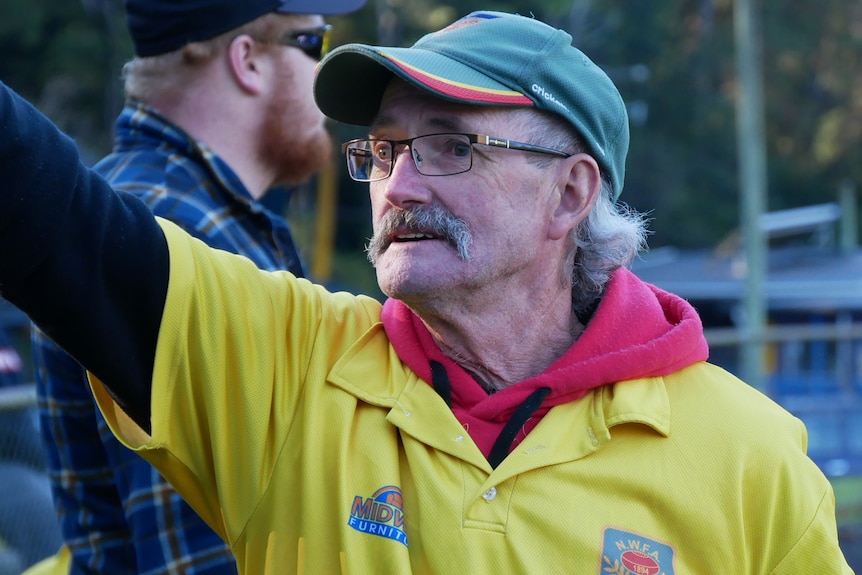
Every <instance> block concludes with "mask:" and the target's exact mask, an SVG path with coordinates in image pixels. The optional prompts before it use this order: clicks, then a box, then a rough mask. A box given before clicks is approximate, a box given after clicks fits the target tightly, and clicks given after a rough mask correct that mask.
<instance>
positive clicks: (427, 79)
mask: <svg viewBox="0 0 862 575" xmlns="http://www.w3.org/2000/svg"><path fill="white" fill-rule="evenodd" d="M382 55H383V56H385V57H386V58H387V59H388V60H389V61H391V62H392V63H393V64H395V65H396V66H398V68H399V69H401V70H402V71H403V72H404V73H405V74H406V75H408V76H410V77H411V78H413V79H414V80H415V81H416V82H418V83H419V84H421V85H423V86H425V87H427V88H430V89H431V90H434V91H435V92H439V93H441V94H444V95H446V96H450V97H452V98H455V99H456V100H464V101H467V102H481V103H484V104H506V105H511V106H533V105H534V102H533V101H532V100H531V99H530V98H528V97H527V96H525V95H523V94H522V93H520V92H516V91H514V90H498V89H495V88H483V87H482V86H474V85H471V84H465V83H463V82H455V81H454V80H449V79H447V78H443V77H441V76H436V75H434V74H429V73H427V72H424V71H422V70H420V69H419V68H416V67H415V66H411V65H410V64H407V63H406V62H403V61H401V60H398V59H397V58H393V57H392V56H389V55H386V54H382Z"/></svg>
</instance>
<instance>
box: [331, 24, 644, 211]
mask: <svg viewBox="0 0 862 575" xmlns="http://www.w3.org/2000/svg"><path fill="white" fill-rule="evenodd" d="M393 77H398V78H401V79H402V80H404V81H406V82H408V83H409V84H412V85H413V86H416V87H418V88H420V89H422V90H425V91H427V92H429V93H431V94H433V95H435V96H438V97H440V98H442V99H445V100H450V101H454V102H461V103H464V104H475V105H481V106H517V107H531V106H535V107H536V108H539V109H542V110H547V111H549V112H553V113H555V114H557V115H559V116H561V117H563V118H564V119H566V120H567V121H568V122H569V123H570V124H571V125H572V126H574V127H575V129H576V130H577V131H578V133H579V134H581V136H582V137H583V138H584V141H585V143H586V144H587V146H588V147H589V150H590V153H591V155H592V156H593V157H594V158H595V159H596V162H598V164H599V166H600V167H601V170H602V172H603V173H604V175H605V177H606V178H607V179H608V180H609V181H610V183H611V186H612V188H613V192H614V200H616V199H617V198H618V197H619V195H620V192H621V191H622V188H623V180H624V178H625V161H626V154H627V153H628V145H629V124H628V114H627V112H626V107H625V103H624V102H623V99H622V97H621V96H620V93H619V91H618V90H617V88H616V86H614V83H613V82H612V81H611V79H610V78H608V76H607V74H605V73H604V72H603V71H602V70H601V69H600V68H599V67H598V66H596V65H595V64H594V63H593V62H592V61H591V60H590V59H589V58H587V56H585V55H584V54H583V52H581V51H580V50H578V49H577V48H575V47H574V46H572V37H571V35H569V34H568V33H567V32H565V31H563V30H558V29H556V28H553V27H551V26H548V25H547V24H544V23H543V22H540V21H538V20H535V19H533V18H528V17H526V16H520V15H516V14H506V13H502V12H491V11H481V12H473V13H472V14H469V15H468V16H465V17H463V18H461V19H460V20H457V21H456V22H454V23H452V24H450V25H449V26H447V27H446V28H443V29H442V30H439V31H437V32H433V33H430V34H427V35H425V36H424V37H422V38H421V39H419V40H418V41H417V42H416V43H415V44H413V46H411V47H409V48H398V47H381V46H370V45H366V44H345V45H343V46H339V47H338V48H336V49H335V50H333V51H332V52H330V53H329V55H327V56H326V57H325V58H324V59H323V61H322V62H321V63H320V66H319V67H318V69H317V75H316V78H315V82H314V97H315V99H316V101H317V105H318V106H319V107H320V109H321V110H322V111H323V113H324V114H326V115H327V116H329V117H330V118H332V119H334V120H338V121H340V122H345V123H348V124H355V125H359V126H368V125H370V124H371V123H372V121H373V120H374V117H375V115H376V114H377V111H378V108H379V106H380V100H381V98H382V97H383V92H384V90H385V89H386V86H387V84H388V83H389V81H390V80H391V79H392V78H393Z"/></svg>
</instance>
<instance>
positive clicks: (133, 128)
mask: <svg viewBox="0 0 862 575" xmlns="http://www.w3.org/2000/svg"><path fill="white" fill-rule="evenodd" d="M115 128H116V130H115V134H116V136H115V143H114V150H113V152H112V153H111V154H110V155H108V156H107V157H105V158H104V159H103V160H102V161H100V162H99V163H98V164H97V165H96V169H97V170H98V171H99V172H100V173H101V174H102V175H103V176H104V177H105V178H106V179H107V180H108V181H109V182H110V183H111V185H112V186H113V187H114V188H115V189H117V190H121V191H125V192H130V193H133V194H135V195H137V196H139V197H140V198H141V199H143V200H144V201H145V202H146V203H147V204H148V205H149V206H150V208H151V210H152V211H153V213H155V214H156V215H158V216H161V217H164V218H166V219H169V220H172V221H173V222H175V223H177V224H178V225H180V226H181V227H182V228H183V229H185V230H186V231H187V232H189V233H190V234H192V235H193V236H195V237H197V238H199V239H201V240H203V241H204V242H206V243H208V244H209V245H211V246H213V247H216V248H220V249H224V250H228V251H231V252H236V253H240V254H243V255H245V256H247V257H249V258H250V259H251V260H252V261H254V262H255V263H256V264H257V265H258V266H259V267H260V268H262V269H267V270H279V269H287V270H290V271H291V272H293V273H294V274H297V275H302V274H303V269H302V267H301V263H300V259H299V255H298V253H297V250H296V248H295V246H294V243H293V239H292V237H291V233H290V229H289V227H288V225H287V222H286V221H285V220H284V219H283V218H281V217H279V216H277V215H275V214H274V213H272V212H270V211H269V210H268V209H266V208H265V207H264V206H263V205H261V204H260V203H258V202H256V201H254V200H253V199H252V197H251V195H250V194H249V193H248V191H247V189H246V188H245V186H244V185H243V184H242V182H241V181H240V180H239V178H238V177H237V175H236V174H235V173H234V172H233V171H232V170H231V169H230V167H228V165H227V164H225V162H224V161H222V160H221V159H220V158H219V157H217V156H216V155H215V154H214V153H213V152H212V151H211V150H210V149H209V148H208V147H207V146H206V145H204V144H203V143H201V142H198V141H195V140H194V139H192V138H191V137H189V136H188V135H187V134H185V133H184V132H183V131H182V130H181V129H180V128H179V127H177V126H176V125H174V124H172V123H171V122H170V121H168V120H167V119H166V118H164V117H162V116H160V115H159V114H157V113H156V112H155V111H153V110H152V109H150V108H147V107H146V106H144V105H142V104H138V103H134V102H130V103H127V105H126V106H125V108H124V109H123V111H122V113H121V114H120V116H119V117H118V119H117V123H116V126H115ZM32 342H33V360H34V368H35V374H36V380H37V391H38V397H39V411H40V421H41V427H42V434H43V439H44V443H45V445H46V450H47V455H48V462H49V468H50V472H51V481H52V487H53V490H54V497H55V503H56V505H57V507H58V510H59V513H60V521H61V526H62V530H63V536H64V540H65V543H66V545H67V546H68V547H69V548H70V549H71V552H72V568H71V571H70V573H72V574H76V573H84V572H86V573H105V574H111V575H117V574H123V573H129V574H131V573H135V574H138V573H140V574H142V575H157V574H159V575H161V574H165V575H167V574H179V573H182V574H184V575H200V574H209V575H216V574H223V573H224V574H227V573H229V574H235V573H236V566H235V562H234V559H233V556H232V554H231V553H230V550H229V549H228V547H227V546H226V545H225V543H224V542H223V541H222V540H221V538H219V537H218V536H217V535H216V534H215V532H214V531H212V529H210V528H209V527H208V526H207V525H206V524H205V523H204V522H203V521H202V520H201V519H200V517H198V515H197V514H196V513H195V512H194V511H193V510H192V509H191V508H190V507H189V506H188V504H186V503H185V502H184V501H183V500H182V499H181V498H180V497H179V496H178V495H177V494H176V492H175V491H174V490H173V489H172V488H171V487H170V485H168V484H167V483H166V482H165V481H164V479H162V477H161V476H160V475H159V474H158V472H156V471H155V469H153V468H152V467H151V466H150V465H149V464H147V463H146V462H145V461H144V460H143V459H141V458H140V457H139V456H138V455H137V454H135V453H134V452H132V451H130V450H127V449H126V448H124V447H123V446H122V445H121V444H120V443H119V442H118V441H117V440H116V439H115V438H114V437H113V435H111V433H110V431H109V430H108V429H107V425H106V424H105V421H104V419H103V418H102V415H101V413H99V411H98V409H96V406H95V403H94V401H93V397H92V395H91V393H90V389H89V385H88V383H87V381H86V376H85V373H84V371H83V370H82V368H81V367H80V366H79V365H78V364H77V363H76V362H75V361H74V360H73V359H72V358H71V357H69V356H68V355H66V354H65V353H64V352H63V351H62V350H61V349H60V348H58V347H57V346H56V345H55V344H54V343H53V342H52V341H50V340H49V339H48V338H46V337H45V336H44V335H43V334H42V333H41V332H39V331H38V330H35V329H34V330H33V336H32ZM105 353H111V351H110V350H105Z"/></svg>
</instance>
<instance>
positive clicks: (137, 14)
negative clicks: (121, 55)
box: [125, 0, 366, 57]
mask: <svg viewBox="0 0 862 575" xmlns="http://www.w3.org/2000/svg"><path fill="white" fill-rule="evenodd" d="M365 1H366V0H126V2H125V3H126V21H127V23H128V26H129V32H130V33H131V35H132V41H133V42H134V44H135V54H136V55H137V56H141V57H146V56H157V55H159V54H165V53H167V52H173V51H174V50H178V49H180V48H182V47H183V46H185V45H186V44H188V43H190V42H200V41H201V40H208V39H210V38H214V37H215V36H218V35H219V34H223V33H225V32H227V31H228V30H233V29H234V28H239V27H240V26H242V25H243V24H247V23H248V22H251V21H252V20H254V19H256V18H260V17H261V16H263V15H264V14H268V13H270V12H281V13H285V14H321V15H324V16H326V15H333V14H346V13H347V12H353V11H354V10H357V9H359V8H361V7H362V5H363V4H365Z"/></svg>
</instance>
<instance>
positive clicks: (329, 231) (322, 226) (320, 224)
mask: <svg viewBox="0 0 862 575" xmlns="http://www.w3.org/2000/svg"><path fill="white" fill-rule="evenodd" d="M337 174H338V170H336V168H335V166H334V165H333V162H332V161H330V162H329V163H328V164H327V165H326V166H325V167H324V168H323V169H322V170H320V172H318V174H317V225H316V226H315V230H316V231H315V238H314V261H313V262H312V263H311V277H312V278H313V279H314V281H316V282H321V283H323V282H327V281H329V280H330V279H331V278H332V254H333V251H334V249H335V218H336V215H337V207H338V188H337V183H336V182H337Z"/></svg>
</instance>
